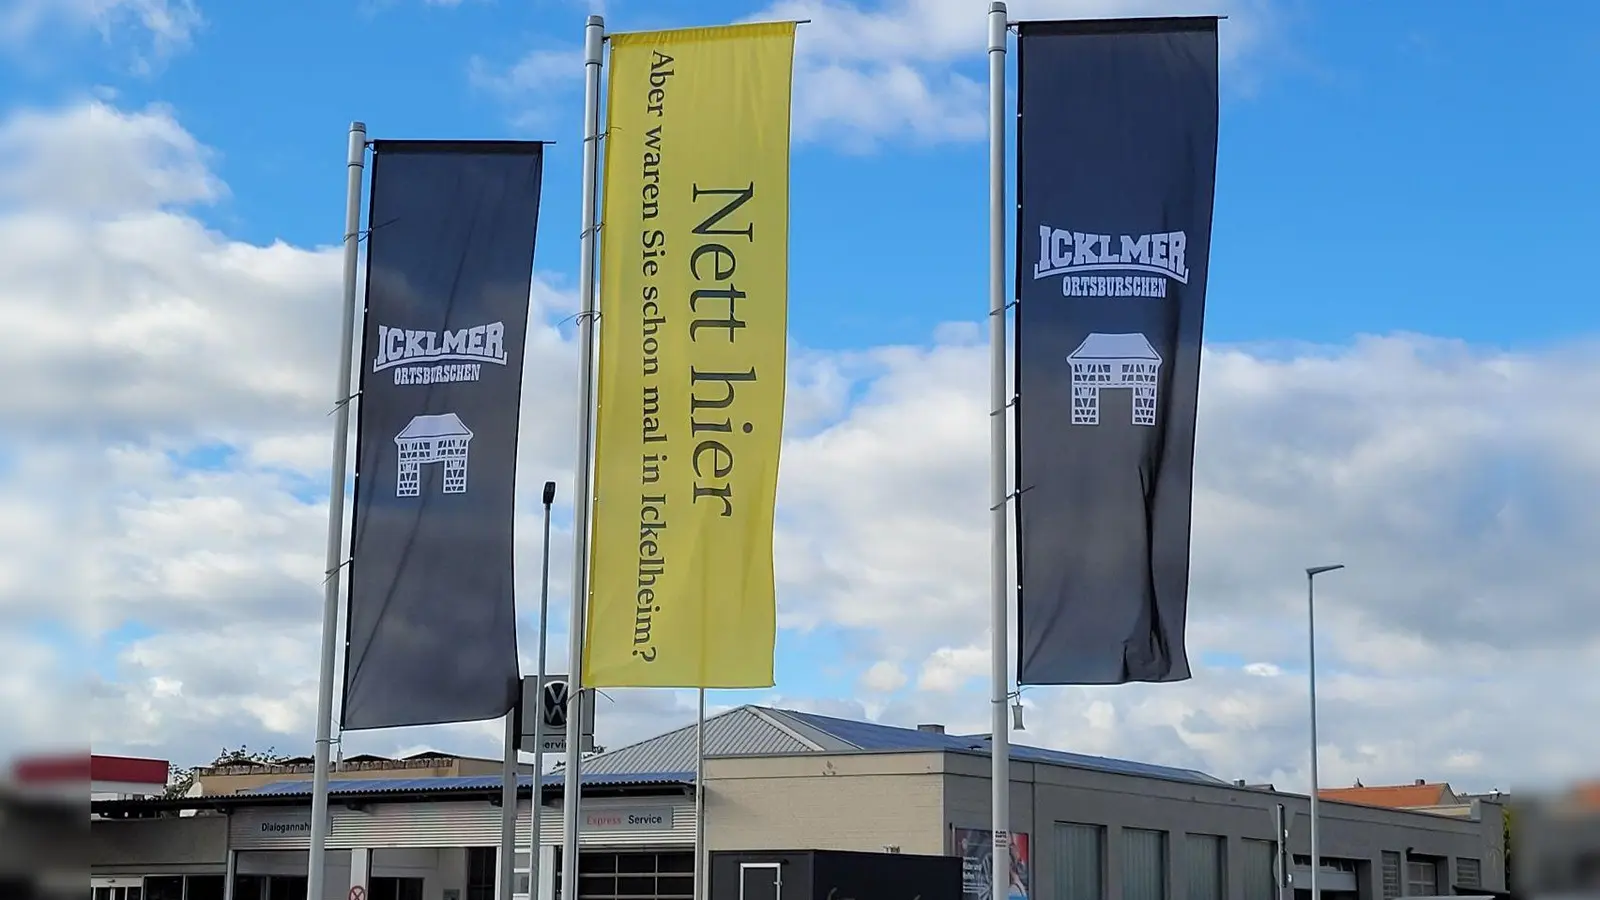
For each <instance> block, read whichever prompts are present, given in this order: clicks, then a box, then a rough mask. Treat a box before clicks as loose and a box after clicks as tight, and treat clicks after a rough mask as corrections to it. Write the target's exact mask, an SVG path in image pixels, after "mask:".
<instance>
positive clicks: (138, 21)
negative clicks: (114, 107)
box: [0, 0, 205, 73]
mask: <svg viewBox="0 0 1600 900" xmlns="http://www.w3.org/2000/svg"><path fill="white" fill-rule="evenodd" d="M204 23H205V20H204V19H203V18H202V16H201V15H200V10H199V8H198V7H197V6H196V5H195V2H194V0H11V2H9V3H7V4H6V8H5V9H4V10H0V44H4V45H5V46H6V47H7V49H10V50H12V51H13V52H27V51H30V50H34V49H38V48H37V46H36V42H37V41H38V40H39V39H40V38H41V37H43V36H45V35H48V34H50V33H51V32H55V31H65V32H66V33H68V34H75V33H84V32H93V33H96V34H98V35H99V36H100V38H101V40H102V41H104V42H105V43H107V44H116V45H119V47H120V48H121V49H125V50H128V51H129V52H130V54H131V55H130V57H129V61H130V63H131V65H132V67H133V69H134V70H135V71H136V72H141V73H148V72H150V71H152V70H153V69H154V68H155V67H156V66H158V65H160V64H161V63H162V62H163V61H164V60H166V59H167V58H168V57H170V56H171V55H172V54H173V53H175V52H178V51H180V50H183V49H186V48H187V47H188V46H189V45H190V44H191V43H192V42H193V40H194V35H195V33H196V32H197V31H199V30H200V28H201V27H202V26H203V25H204Z"/></svg>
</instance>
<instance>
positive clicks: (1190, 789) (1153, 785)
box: [945, 754, 1504, 900]
mask: <svg viewBox="0 0 1600 900" xmlns="http://www.w3.org/2000/svg"><path fill="white" fill-rule="evenodd" d="M945 768H946V769H947V772H948V774H947V776H946V780H945V812H946V816H947V819H948V823H949V824H950V825H951V826H953V827H961V828H984V829H987V828H988V827H989V777H988V775H989V760H988V759H987V758H984V757H978V756H969V755H965V754H946V755H945ZM1011 774H1012V787H1011V798H1012V799H1011V828H1012V830H1013V831H1025V832H1028V834H1029V835H1030V838H1029V839H1030V841H1031V856H1032V859H1031V863H1032V871H1033V878H1034V883H1033V896H1034V897H1036V898H1038V900H1051V898H1052V897H1053V893H1052V890H1051V886H1052V885H1053V883H1054V877H1055V872H1054V866H1055V862H1056V861H1055V855H1056V854H1055V835H1054V830H1055V823H1057V822H1071V823H1079V824H1086V825H1101V826H1104V828H1105V849H1106V859H1105V871H1104V885H1105V889H1106V895H1107V896H1109V897H1118V896H1120V895H1121V872H1120V868H1121V865H1120V863H1121V857H1120V855H1119V852H1118V851H1119V848H1120V844H1121V841H1120V831H1121V829H1123V828H1142V829H1149V830H1154V831H1165V832H1167V833H1168V839H1167V872H1168V880H1169V882H1170V884H1169V889H1168V898H1169V900H1184V897H1185V893H1186V891H1185V886H1186V884H1185V880H1186V874H1187V869H1186V867H1185V858H1184V856H1183V850H1184V839H1185V837H1186V835H1187V834H1191V833H1193V834H1206V835H1216V836H1220V837H1223V838H1225V839H1226V840H1227V843H1226V848H1225V851H1224V852H1225V858H1226V882H1225V890H1226V892H1227V895H1228V896H1230V897H1237V896H1240V891H1241V889H1242V887H1241V886H1242V885H1243V883H1244V882H1243V879H1244V868H1243V864H1242V861H1243V852H1242V847H1241V846H1240V841H1242V840H1244V839H1246V838H1249V839H1256V840H1271V839H1272V838H1273V834H1272V832H1273V821H1274V819H1273V809H1274V807H1275V806H1276V804H1279V803H1282V804H1283V805H1284V806H1285V807H1286V813H1287V814H1288V816H1289V817H1290V829H1289V830H1290V839H1289V850H1290V852H1291V853H1295V854H1303V855H1308V854H1309V853H1310V832H1309V821H1310V818H1309V813H1310V802H1309V800H1307V799H1306V798H1304V797H1299V796H1295V795H1290V794H1279V793H1273V792H1266V791H1256V790H1247V789H1242V788H1236V787H1231V786H1216V787H1212V786H1209V785H1203V784H1191V783H1187V782H1179V781H1163V780H1159V779H1153V778H1144V777H1136V776H1128V775H1117V774H1112V773H1104V772H1093V771H1087V770H1081V769H1072V768H1067V767H1063V766H1046V765H1034V764H1027V763H1015V762H1014V763H1013V764H1012V768H1011ZM1482 806H1483V810H1484V813H1483V816H1482V820H1481V821H1472V820H1467V819H1462V818H1459V817H1443V816H1431V815H1427V814H1425V813H1414V812H1405V811H1400V810H1388V809H1377V808H1371V807H1362V806H1354V805H1350V804H1344V803H1333V802H1327V801H1324V802H1322V803H1320V804H1319V805H1318V811H1319V815H1320V816H1321V829H1320V834H1319V838H1320V841H1321V852H1322V856H1324V857H1336V858H1342V859H1349V860H1356V861H1364V862H1366V863H1367V865H1364V866H1361V867H1360V869H1359V872H1358V890H1359V894H1360V896H1361V897H1363V898H1369V897H1370V898H1377V897H1381V896H1382V895H1383V894H1382V883H1381V878H1382V853H1383V851H1385V850H1388V851H1394V852H1401V853H1404V852H1405V851H1407V850H1408V849H1410V850H1411V851H1412V852H1414V853H1416V854H1418V855H1422V856H1433V857H1438V858H1440V860H1441V863H1440V882H1441V883H1440V886H1439V887H1440V892H1441V893H1449V884H1450V883H1451V882H1450V878H1451V877H1452V876H1453V873H1454V871H1455V868H1454V862H1455V859H1456V858H1458V857H1471V858H1475V859H1479V860H1480V861H1481V862H1482V865H1483V886H1484V887H1487V888H1491V889H1497V890H1498V889H1501V888H1503V887H1504V865H1503V859H1502V856H1501V848H1502V846H1503V844H1502V832H1501V820H1500V814H1499V808H1498V807H1497V806H1495V805H1494V804H1483V805H1482Z"/></svg>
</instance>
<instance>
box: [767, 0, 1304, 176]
mask: <svg viewBox="0 0 1600 900" xmlns="http://www.w3.org/2000/svg"><path fill="white" fill-rule="evenodd" d="M987 9H988V5H987V4H984V3H977V2H973V0H882V2H878V3H874V4H870V5H869V4H867V3H864V2H863V3H848V2H843V0H779V2H777V3H774V4H772V5H771V6H768V7H766V8H765V9H763V10H762V11H760V12H759V13H756V14H755V15H753V16H751V17H750V18H751V19H753V20H782V19H796V20H810V21H809V22H807V24H804V25H802V26H800V29H799V33H798V37H797V39H796V44H795V50H796V58H795V97H794V128H795V136H796V137H797V138H798V139H800V140H817V141H826V142H829V143H834V144H838V145H840V146H842V147H844V148H845V149H848V150H857V151H866V150H870V149H873V148H874V147H876V146H878V144H879V143H881V142H883V141H886V140H909V141H911V142H913V143H918V144H924V145H928V144H937V143H942V142H946V141H964V140H975V139H979V138H981V137H982V136H983V135H984V134H985V133H986V128H987V123H988V118H987V113H986V110H987V103H988V88H987V86H986V83H985V82H984V79H985V78H986V75H985V72H986V71H987V70H986V68H985V66H986V65H987V63H986V62H985V59H986V54H985V48H986V47H987V46H988V44H987V41H988V37H987V34H988V31H987V20H986V18H985V14H986V12H987ZM1217 14H1224V15H1228V16H1229V18H1228V19H1227V21H1225V22H1223V23H1221V25H1220V26H1219V53H1220V54H1221V61H1222V65H1223V66H1224V70H1225V73H1226V75H1227V77H1228V78H1230V79H1239V78H1241V77H1245V78H1248V76H1249V72H1248V71H1246V70H1245V64H1246V63H1247V61H1249V60H1250V59H1251V58H1252V57H1253V56H1254V55H1255V54H1257V53H1258V51H1259V50H1260V48H1261V46H1262V44H1263V43H1265V42H1266V41H1268V40H1269V39H1270V38H1271V35H1272V32H1273V30H1274V29H1275V28H1276V26H1277V22H1276V18H1275V17H1274V16H1273V14H1272V9H1271V7H1270V6H1269V5H1268V4H1267V3H1265V2H1262V0H1235V2H1225V3H1221V4H1218V3H1215V2H1209V3H1207V2H1197V0H1013V2H1012V3H1010V4H1009V9H1008V15H1009V17H1010V18H1011V20H1013V21H1022V20H1030V19H1034V20H1038V19H1066V18H1074V19H1077V18H1083V19H1089V18H1107V17H1116V16H1155V15H1217Z"/></svg>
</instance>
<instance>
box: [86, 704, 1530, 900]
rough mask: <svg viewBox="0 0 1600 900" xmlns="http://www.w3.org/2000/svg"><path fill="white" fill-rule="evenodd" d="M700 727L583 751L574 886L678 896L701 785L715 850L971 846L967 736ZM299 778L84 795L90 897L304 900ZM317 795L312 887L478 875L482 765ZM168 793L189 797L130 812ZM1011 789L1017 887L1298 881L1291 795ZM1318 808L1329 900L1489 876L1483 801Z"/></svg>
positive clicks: (1076, 769) (556, 786) (1304, 862)
mask: <svg viewBox="0 0 1600 900" xmlns="http://www.w3.org/2000/svg"><path fill="white" fill-rule="evenodd" d="M705 740H706V745H707V751H708V759H707V760H706V764H705V778H704V782H703V785H697V784H696V783H695V779H694V776H693V771H694V768H695V767H694V762H695V759H694V753H695V750H694V748H695V727H694V726H693V725H691V726H688V727H686V728H683V729H679V730H677V731H674V732H670V733H668V734H665V735H661V736H659V737H656V738H653V739H651V740H647V741H644V742H641V743H639V744H635V745H632V746H629V747H624V748H621V749H618V750H614V751H611V752H608V753H604V754H601V755H599V756H596V757H594V758H592V759H590V760H588V761H586V763H585V771H584V797H585V800H584V807H583V812H584V816H583V822H582V828H581V839H580V846H581V847H582V848H583V854H582V856H581V857H580V860H579V872H580V884H579V885H578V892H577V895H578V897H579V898H580V900H657V898H660V900H689V898H691V897H692V896H693V877H692V873H693V871H694V858H693V850H694V843H695V811H694V793H695V791H696V789H697V788H701V787H703V789H704V793H705V815H706V821H705V844H706V848H707V849H708V850H710V851H778V850H785V851H787V850H846V851H852V850H853V851H871V852H883V851H889V852H899V853H905V854H922V855H969V854H980V855H981V854H986V853H987V847H988V831H987V829H988V827H989V779H988V774H989V762H988V759H987V753H986V749H987V738H986V737H985V736H981V735H980V736H960V735H950V734H946V733H944V731H943V729H941V728H938V727H937V726H924V727H922V728H919V729H906V728H892V727H888V726H882V725H876V724H873V723H865V722H851V721H847V720H841V719H833V718H829V717H824V716H816V715H812V714H807V713H799V712H794V711H788V710H776V709H769V708H764V707H756V706H746V707H740V708H738V709H735V710H732V711H729V712H727V713H724V714H722V715H720V716H717V717H714V718H712V719H709V720H708V721H707V724H706V737H705ZM309 788H310V785H309V783H308V782H304V781H301V782H281V783H277V784H272V785H268V786H265V787H262V788H260V789H258V790H256V791H253V792H249V793H244V794H236V795H231V796H225V797H209V798H187V799H186V800H183V801H125V802H120V803H106V804H97V807H96V809H97V812H99V813H100V815H101V816H103V817H105V818H103V820H102V821H97V822H94V823H92V824H93V838H94V848H93V855H94V859H93V866H94V876H95V878H96V888H97V890H96V896H95V898H94V900H307V898H306V897H305V866H306V852H307V847H308V841H309V835H310V830H311V822H310V794H309ZM560 791H561V788H560V780H559V776H546V777H545V778H544V779H543V786H542V788H541V789H540V792H539V793H540V797H541V802H542V803H543V806H542V807H541V809H542V815H541V826H542V827H541V828H540V834H539V840H538V841H534V840H533V838H532V834H531V818H532V809H533V794H534V785H533V782H532V778H531V776H530V777H525V778H524V779H523V787H522V790H521V792H520V793H521V795H522V798H523V799H522V800H521V802H520V803H519V810H518V823H519V827H518V835H519V838H518V847H519V850H518V853H517V860H516V865H515V869H516V872H517V876H516V883H515V885H514V893H515V894H516V895H518V896H519V897H524V898H528V900H554V898H555V897H557V896H559V893H558V892H559V888H560V885H559V883H558V871H559V844H560V833H561V803H560ZM332 794H333V796H332V804H331V805H332V812H331V815H332V822H331V824H330V838H329V847H330V848H332V849H331V850H330V853H329V857H328V858H329V871H328V875H327V885H328V893H327V896H326V897H322V898H316V900H491V898H493V897H494V895H495V878H496V874H495V873H496V869H497V867H496V866H495V864H494V855H495V850H494V848H495V846H496V845H497V843H498V840H499V822H500V807H499V806H498V801H499V795H500V790H499V779H498V778H497V777H493V776H480V777H456V778H436V779H415V780H402V779H389V780H385V779H366V780H360V779H343V780H336V781H335V782H334V783H333V790H332ZM1280 806H1281V807H1282V819H1281V820H1282V821H1283V822H1284V823H1285V824H1286V826H1287V829H1286V830H1287V842H1286V843H1285V844H1284V845H1283V846H1281V847H1280V845H1279V842H1278V838H1277V833H1276V832H1277V829H1278V824H1277V823H1278V822H1279V821H1280V816H1279V807H1280ZM180 808H182V809H184V810H196V812H195V813H194V814H192V815H190V816H188V817H187V818H154V819H152V818H140V817H141V816H149V815H155V814H171V813H173V812H175V811H177V810H178V809H180ZM1011 810H1012V822H1011V829H1012V832H1013V834H1014V835H1016V840H1015V841H1014V843H1015V845H1016V846H1015V847H1014V853H1013V859H1012V861H1011V871H1012V878H1013V885H1014V886H1013V890H1012V895H1013V897H1017V896H1018V895H1020V896H1022V897H1025V898H1030V900H1031V898H1038V900H1123V898H1125V900H1223V898H1229V900H1233V898H1237V900H1295V898H1293V897H1291V895H1290V890H1291V889H1284V888H1282V886H1281V884H1280V878H1279V877H1278V873H1279V871H1280V865H1286V866H1287V868H1288V870H1289V874H1290V875H1291V876H1292V882H1293V884H1294V885H1295V886H1297V887H1300V888H1303V887H1305V885H1306V884H1307V883H1308V879H1309V866H1310V859H1309V857H1308V856H1307V854H1308V852H1309V829H1308V827H1307V823H1308V821H1309V818H1308V815H1309V802H1308V800H1307V798H1305V797H1303V796H1299V795H1292V794H1285V793H1280V792H1276V791H1273V790H1266V789H1261V788H1252V787H1246V786H1240V785H1237V784H1233V783H1230V782H1226V781H1223V780H1220V779H1217V778H1214V777H1211V776H1209V775H1206V774H1205V773H1201V772H1196V771H1192V770H1185V769H1173V768H1166V767H1160V766H1150V765H1144V764H1140V763H1134V762H1128V761H1124V760H1113V759H1104V758H1098V757H1088V756H1080V755H1076V754H1070V753H1063V752H1060V751H1053V750H1044V749H1038V748H1031V747H1026V746H1016V747H1013V765H1012V784H1011ZM1320 814H1321V816H1322V822H1321V834H1320V841H1321V849H1322V856H1323V858H1322V861H1321V862H1322V868H1321V874H1320V875H1319V882H1320V886H1321V887H1322V888H1323V891H1324V893H1325V894H1327V895H1328V897H1327V900H1388V898H1392V897H1401V896H1425V895H1429V894H1447V893H1452V890H1451V888H1452V887H1453V886H1455V885H1461V884H1462V883H1463V881H1464V880H1465V881H1467V882H1473V881H1475V882H1477V885H1476V886H1478V887H1481V888H1483V889H1486V890H1503V888H1504V873H1503V859H1502V857H1501V851H1500V848H1501V841H1502V835H1503V832H1502V822H1501V819H1500V809H1499V807H1498V806H1496V805H1495V804H1492V803H1481V804H1478V808H1477V812H1476V814H1475V815H1471V816H1440V815H1432V814H1429V813H1425V812H1416V811H1407V810H1395V809H1381V808H1376V807H1371V806H1361V805H1354V804H1346V803H1339V802H1325V803H1323V804H1322V805H1321V806H1320ZM175 823H176V824H175ZM1280 851H1281V853H1280ZM1280 860H1282V862H1280ZM535 861H537V862H538V863H539V864H538V865H537V866H535V865H534V863H535ZM987 865H988V861H987V858H986V856H985V857H984V858H982V859H978V858H974V859H973V860H972V868H973V870H974V871H977V870H981V869H983V868H984V867H986V866H987ZM1413 872H1415V873H1416V874H1417V876H1418V877H1416V878H1413V877H1411V874H1412V873H1413ZM1423 875H1427V877H1423ZM180 877H181V879H182V880H181V885H180V882H177V881H173V880H172V879H175V878H180ZM124 879H127V880H128V881H126V882H124V881H123V880H124ZM131 879H139V884H140V889H141V893H140V895H137V896H136V895H134V894H133V893H130V892H129V888H130V887H131V886H132V884H133V882H132V881H131ZM162 879H166V880H164V881H163V880H162ZM113 881H116V884H113V883H112V882H113ZM158 885H159V886H161V887H160V891H159V892H157V891H156V886H158ZM175 886H177V887H175ZM1469 886H1470V885H1469ZM101 887H105V888H107V890H106V891H104V892H103V893H102V892H101V891H100V890H99V888H101ZM119 887H120V888H121V890H118V889H117V888H119ZM358 888H359V891H357V890H356V889H358ZM175 891H176V892H175ZM152 893H155V894H156V895H155V896H150V895H151V894H152ZM1294 893H1295V894H1297V895H1299V900H1309V892H1308V891H1305V890H1297V891H1294Z"/></svg>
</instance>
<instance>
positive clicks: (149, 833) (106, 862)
mask: <svg viewBox="0 0 1600 900" xmlns="http://www.w3.org/2000/svg"><path fill="white" fill-rule="evenodd" d="M89 861H90V866H91V871H92V873H93V874H95V875H188V874H218V873H221V872H224V871H226V867H227V862H228V817H227V816H206V815H200V816H187V817H184V818H166V819H103V820H99V821H94V822H90V823H89Z"/></svg>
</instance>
